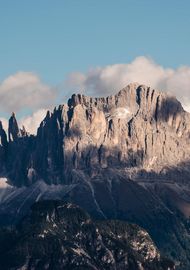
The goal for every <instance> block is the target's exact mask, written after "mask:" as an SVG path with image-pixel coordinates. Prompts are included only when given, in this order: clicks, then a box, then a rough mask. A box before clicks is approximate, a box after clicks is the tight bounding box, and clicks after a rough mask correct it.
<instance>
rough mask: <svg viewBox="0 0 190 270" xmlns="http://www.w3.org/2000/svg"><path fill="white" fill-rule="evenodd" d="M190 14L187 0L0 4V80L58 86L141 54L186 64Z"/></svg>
mask: <svg viewBox="0 0 190 270" xmlns="http://www.w3.org/2000/svg"><path fill="white" fill-rule="evenodd" d="M189 11H190V1H188V0H181V1H177V0H165V1H163V0H159V1H156V0H117V1H116V0H96V1H95V0H32V1H30V0H15V1H12V0H6V1H5V0H0V36H1V42H0V80H3V79H4V78H6V77H7V76H8V75H10V74H14V73H15V72H17V71H32V72H36V73H37V74H38V75H39V76H40V77H41V78H42V79H43V80H44V81H45V82H47V83H50V84H57V83H59V82H61V81H63V80H64V78H65V76H66V74H67V73H70V72H71V71H85V70H87V69H88V68H90V67H95V66H104V65H107V64H114V63H126V62H129V61H132V60H133V59H134V58H135V57H136V56H140V55H144V56H150V57H152V58H153V59H154V60H155V61H156V62H157V63H159V64H161V65H163V66H167V67H177V66H180V65H190V54H189V48H190V16H189Z"/></svg>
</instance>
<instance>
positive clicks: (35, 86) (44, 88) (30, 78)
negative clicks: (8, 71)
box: [0, 72, 56, 113]
mask: <svg viewBox="0 0 190 270" xmlns="http://www.w3.org/2000/svg"><path fill="white" fill-rule="evenodd" d="M55 97H56V92H55V90H54V89H52V88H51V87H49V86H48V85H46V84H44V83H42V82H41V81H40V78H39V77H38V76H37V75H36V74H34V73H31V72H18V73H16V74H14V75H11V76H9V77H8V78H6V79H5V80H4V81H3V82H2V83H0V110H1V111H4V112H8V113H11V112H13V111H14V112H19V111H22V110H30V111H35V110H37V109H39V108H41V107H43V108H46V107H48V106H49V105H51V104H52V103H53V102H54V101H55Z"/></svg>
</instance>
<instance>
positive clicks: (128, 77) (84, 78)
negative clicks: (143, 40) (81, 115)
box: [65, 56, 190, 110]
mask: <svg viewBox="0 0 190 270" xmlns="http://www.w3.org/2000/svg"><path fill="white" fill-rule="evenodd" d="M131 82H138V83H140V84H145V85H148V86H151V87H153V88H156V89H159V90H163V91H166V92H170V93H171V94H173V95H175V96H176V97H177V98H178V99H179V100H180V101H181V102H182V104H183V105H184V107H185V108H186V109H188V110H190V67H189V66H183V67H179V68H177V69H172V68H164V67H162V66H161V65H158V64H157V63H155V62H154V61H153V60H152V59H150V58H147V57H144V56H141V57H137V58H136V59H134V60H133V61H132V62H131V63H126V64H115V65H109V66H105V67H97V68H93V69H90V70H89V71H87V72H86V73H80V72H76V73H72V74H70V75H69V76H68V78H67V80H66V82H65V87H68V88H69V89H70V90H71V89H72V91H73V90H74V91H76V89H77V90H79V91H81V90H82V91H83V92H84V93H85V94H86V95H93V96H107V95H110V94H114V93H116V92H117V91H119V90H120V89H122V88H123V87H125V86H126V85H127V84H129V83H131Z"/></svg>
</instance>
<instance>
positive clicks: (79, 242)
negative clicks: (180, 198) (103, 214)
mask: <svg viewBox="0 0 190 270" xmlns="http://www.w3.org/2000/svg"><path fill="white" fill-rule="evenodd" d="M0 243H1V245H0V265H1V267H2V268H3V269H4V270H10V269H12V270H13V269H21V268H22V269H28V270H30V269H33V270H37V269H38V270H40V269H55V270H61V269H81V270H82V269H94V270H95V269H98V270H104V269H110V270H112V269H113V270H116V269H118V270H122V269H125V270H128V269H129V270H133V269H134V270H138V269H139V270H143V269H144V270H145V269H146V270H153V269H154V270H157V269H159V270H172V269H175V266H174V263H173V262H172V261H170V260H167V259H164V258H162V257H161V255H160V253H159V251H158V249H157V248H156V247H155V245H154V243H153V242H152V240H151V238H150V237H149V235H148V233H147V232H146V231H144V230H143V229H141V228H140V227H138V226H137V225H132V224H127V223H126V222H122V221H105V222H104V221H101V222H95V221H92V220H91V219H90V216H89V215H88V214H87V213H85V212H84V211H83V210H82V209H80V208H79V207H77V206H75V205H73V204H70V203H69V204H64V203H62V202H60V201H43V202H40V203H36V204H35V205H33V207H32V212H31V214H30V215H29V216H27V217H25V219H24V220H23V221H22V222H21V224H19V226H18V229H17V231H7V232H6V231H0Z"/></svg>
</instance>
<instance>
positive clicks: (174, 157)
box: [10, 84, 190, 185]
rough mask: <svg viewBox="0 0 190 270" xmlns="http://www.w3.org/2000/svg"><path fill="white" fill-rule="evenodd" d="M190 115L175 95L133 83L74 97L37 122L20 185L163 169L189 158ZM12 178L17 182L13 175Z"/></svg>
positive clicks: (162, 170) (165, 170)
mask: <svg viewBox="0 0 190 270" xmlns="http://www.w3.org/2000/svg"><path fill="white" fill-rule="evenodd" d="M189 119H190V116H189V114H188V113H187V112H185V111H184V110H183V108H182V106H181V104H180V103H179V102H178V101H177V100H176V99H175V98H174V97H170V96H167V95H166V94H164V93H161V92H159V91H155V90H153V89H150V88H149V87H146V86H141V85H137V84H132V85H129V86H127V87H126V88H124V89H122V90H121V91H120V92H119V93H118V94H116V95H115V96H110V97H107V98H90V97H85V96H83V95H73V96H72V97H71V99H69V101H68V105H63V106H59V108H57V109H55V110H54V112H53V113H50V112H48V113H47V116H46V118H45V119H44V121H43V122H42V123H41V125H40V127H39V129H38V133H37V137H36V138H35V139H34V145H35V146H34V148H33V149H31V150H30V151H29V157H28V160H27V164H26V166H25V167H24V168H23V174H24V175H23V177H24V178H25V179H24V183H27V184H31V183H32V182H34V181H36V179H43V180H44V181H45V182H47V183H54V184H57V183H63V184H65V183H70V181H72V180H71V179H69V176H70V171H71V170H73V169H74V170H82V171H84V170H85V171H86V172H88V173H89V174H90V175H95V174H97V173H98V171H99V170H101V169H106V168H113V167H114V168H120V169H122V168H125V170H127V169H129V172H128V175H130V174H131V173H133V178H134V177H135V175H137V171H138V172H140V171H142V170H144V174H147V173H148V174H150V172H154V173H159V174H160V173H162V172H164V173H166V172H167V169H168V168H171V167H175V166H177V165H179V164H180V163H181V162H188V161H189V153H190V146H189V134H190V133H189V132H190V124H189V123H190V121H189ZM10 130H11V129H10ZM13 133H14V132H12V133H11V134H13ZM16 133H17V134H18V132H16ZM15 136H17V137H18V135H14V136H13V137H15ZM21 159H22V157H21ZM24 160H25V157H24ZM25 162H26V161H25ZM134 173H135V175H134ZM11 181H12V183H13V184H14V185H19V179H18V180H17V179H15V174H14V173H13V175H12V177H11Z"/></svg>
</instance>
